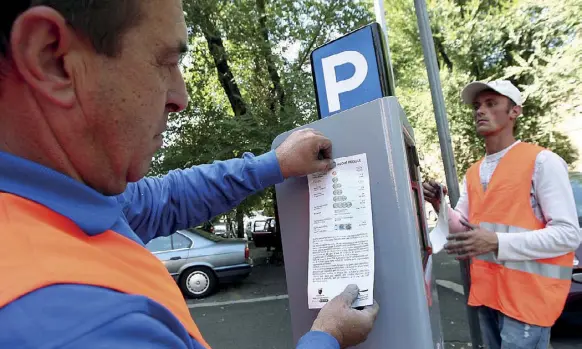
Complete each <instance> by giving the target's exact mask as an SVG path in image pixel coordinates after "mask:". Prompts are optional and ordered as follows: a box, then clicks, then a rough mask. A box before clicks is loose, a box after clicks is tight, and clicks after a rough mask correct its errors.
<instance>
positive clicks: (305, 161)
mask: <svg viewBox="0 0 582 349" xmlns="http://www.w3.org/2000/svg"><path fill="white" fill-rule="evenodd" d="M275 153H276V154H277V159H278V160H279V166H280V167H281V173H282V174H283V178H289V177H301V176H306V175H308V174H312V173H315V172H325V171H328V170H330V169H332V168H333V161H332V159H331V141H330V140H329V139H328V138H326V137H325V136H324V135H323V134H322V133H321V132H318V131H315V130H312V129H303V130H299V131H295V132H293V133H292V134H291V135H289V137H288V138H287V139H286V140H285V141H284V142H283V143H282V144H281V145H280V146H279V147H278V148H277V149H276V150H275Z"/></svg>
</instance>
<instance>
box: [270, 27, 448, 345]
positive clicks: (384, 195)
mask: <svg viewBox="0 0 582 349" xmlns="http://www.w3.org/2000/svg"><path fill="white" fill-rule="evenodd" d="M374 28H376V29H374ZM377 30H378V28H377V25H371V26H367V27H364V28H363V29H360V30H358V31H355V32H353V33H351V34H348V35H347V36H345V37H344V38H340V39H338V40H335V41H334V42H332V43H330V44H328V45H326V46H323V47H322V48H319V49H317V50H316V51H314V53H313V54H312V66H313V69H314V80H315V86H316V93H317V96H318V111H319V115H320V120H318V121H316V122H313V123H311V124H309V125H305V126H302V127H299V128H298V129H301V128H306V127H308V128H313V129H315V130H317V131H320V132H322V133H323V134H324V135H325V136H326V137H328V138H329V139H331V141H332V143H333V157H334V158H339V157H346V156H352V155H357V154H363V153H365V154H366V156H367V159H368V160H367V161H368V172H369V179H370V195H371V205H372V208H371V209H372V221H373V231H374V254H375V261H374V266H375V267H374V298H375V299H376V300H377V301H378V303H379V304H380V308H381V310H380V314H379V316H378V319H377V322H376V325H375V328H374V330H373V331H372V333H371V334H370V336H369V338H368V340H367V341H366V342H365V343H363V344H361V345H360V346H358V348H370V349H371V348H374V349H377V348H412V349H424V348H439V349H440V348H444V344H443V338H442V330H441V323H440V312H439V304H438V295H437V291H436V285H435V282H434V277H433V274H432V260H433V256H432V250H431V246H430V240H429V237H428V227H427V224H426V219H425V211H424V200H423V196H422V178H421V175H420V170H419V161H418V156H417V152H416V144H415V140H414V132H413V130H412V128H411V127H410V124H409V123H408V120H407V118H406V115H405V114H404V111H403V109H402V108H401V106H400V104H399V103H398V100H397V99H396V97H390V96H388V97H387V95H389V94H390V91H391V87H390V86H388V84H386V82H385V81H383V79H385V74H384V73H382V70H385V66H382V64H385V62H382V57H380V58H379V56H383V55H384V53H383V52H382V48H381V47H378V46H377V45H379V42H378V34H377V33H375V34H374V31H377ZM354 38H355V39H354ZM380 38H381V36H380ZM342 40H345V41H342ZM380 44H381V41H380ZM375 45H376V46H375ZM346 52H347V53H346ZM383 57H385V56H383ZM328 89H330V90H329V91H328ZM293 131H295V130H290V131H288V132H285V133H283V134H281V135H279V136H278V137H277V138H276V139H275V141H274V142H273V145H272V146H273V149H274V148H276V147H278V146H279V145H280V144H281V143H282V142H283V141H284V140H285V139H286V138H287V136H288V135H289V134H290V133H291V132H293ZM275 190H276V201H277V211H278V220H277V223H278V224H279V227H280V232H281V236H282V244H283V251H284V258H285V272H286V278H287V289H288V294H289V304H290V314H291V322H292V329H293V338H294V341H295V343H297V341H298V340H299V338H300V337H301V336H302V335H303V334H305V333H306V332H307V331H309V329H310V327H311V325H312V323H313V321H314V320H315V318H316V317H317V314H318V311H317V310H310V309H309V307H308V295H307V283H308V263H309V261H308V258H309V231H310V226H309V224H310V223H309V222H310V217H309V214H310V213H309V207H310V205H309V186H308V181H307V178H306V177H301V178H290V179H287V180H286V181H284V182H283V183H281V184H278V185H277V186H276V187H275Z"/></svg>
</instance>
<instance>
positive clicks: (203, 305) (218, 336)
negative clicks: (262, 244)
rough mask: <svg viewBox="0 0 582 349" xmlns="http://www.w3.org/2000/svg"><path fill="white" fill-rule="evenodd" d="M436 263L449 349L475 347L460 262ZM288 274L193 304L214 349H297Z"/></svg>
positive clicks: (272, 274) (559, 342)
mask: <svg viewBox="0 0 582 349" xmlns="http://www.w3.org/2000/svg"><path fill="white" fill-rule="evenodd" d="M253 253H254V254H256V253H261V252H260V251H253ZM258 260H261V259H260V258H258ZM434 265H435V271H434V272H435V275H436V277H437V279H438V281H437V284H438V285H439V286H438V291H439V300H440V304H441V316H442V324H443V332H444V337H445V341H446V348H451V349H452V348H454V349H463V348H467V349H468V348H471V345H470V344H469V342H470V336H469V331H468V325H467V320H466V310H465V307H464V300H463V295H462V287H461V278H460V273H459V266H458V263H457V262H456V261H455V260H454V259H453V258H451V257H449V256H446V255H438V256H437V257H436V259H435V264H434ZM284 273H285V271H284V268H283V267H281V266H265V265H259V266H257V267H255V269H254V271H253V274H252V275H251V276H250V277H249V278H248V279H247V280H245V281H243V282H242V283H239V284H236V285H230V286H226V287H223V288H222V289H221V290H220V292H218V293H217V294H215V295H213V296H211V297H209V298H207V299H204V300H189V301H188V304H189V307H190V311H191V313H192V317H193V318H194V320H195V321H196V323H197V324H198V326H199V327H200V329H201V331H202V333H203V334H204V337H205V338H206V340H207V341H208V342H209V343H210V344H211V345H212V346H213V347H214V348H235V347H236V348H238V349H292V348H293V343H292V335H291V328H290V317H289V303H288V298H287V293H286V282H285V274H284ZM552 347H553V349H574V348H582V336H581V337H574V338H554V339H553V340H552Z"/></svg>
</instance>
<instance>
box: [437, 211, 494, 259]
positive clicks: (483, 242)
mask: <svg viewBox="0 0 582 349" xmlns="http://www.w3.org/2000/svg"><path fill="white" fill-rule="evenodd" d="M461 224H463V225H464V226H466V227H467V228H469V229H471V230H470V231H468V232H464V233H456V234H452V235H449V236H448V237H447V240H448V241H449V243H447V244H446V245H445V246H444V247H445V250H446V251H447V253H449V254H452V253H456V254H458V256H457V257H456V259H458V260H463V259H469V258H471V257H475V256H479V255H482V254H486V253H489V252H495V253H497V249H498V246H499V239H498V238H497V234H496V233H495V232H492V231H489V230H487V229H484V228H481V227H479V226H477V225H474V224H471V223H469V222H466V221H464V220H461Z"/></svg>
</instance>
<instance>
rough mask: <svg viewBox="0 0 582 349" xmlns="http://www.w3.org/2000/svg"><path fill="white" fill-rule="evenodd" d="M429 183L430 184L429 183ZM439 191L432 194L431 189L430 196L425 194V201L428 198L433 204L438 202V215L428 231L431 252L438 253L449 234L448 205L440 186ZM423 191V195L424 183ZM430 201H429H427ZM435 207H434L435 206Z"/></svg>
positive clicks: (425, 187)
mask: <svg viewBox="0 0 582 349" xmlns="http://www.w3.org/2000/svg"><path fill="white" fill-rule="evenodd" d="M429 185H430V184H429ZM438 187H439V191H438V194H433V193H432V191H429V193H430V194H432V195H431V196H430V197H429V196H428V195H427V196H425V197H426V198H427V201H429V199H431V200H433V202H434V203H433V205H435V204H436V203H438V205H439V206H438V212H439V217H438V220H437V224H436V227H435V228H434V229H433V230H432V231H431V232H430V243H431V245H432V250H433V253H435V254H436V253H439V252H440V251H442V250H443V248H444V247H445V244H446V243H447V237H448V236H449V217H448V207H447V204H446V201H445V199H444V198H445V192H444V189H443V187H442V186H438ZM424 189H425V190H424V192H425V195H426V193H427V186H426V184H425V185H424ZM430 194H429V195H430ZM429 202H430V201H429ZM435 209H436V207H435Z"/></svg>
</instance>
